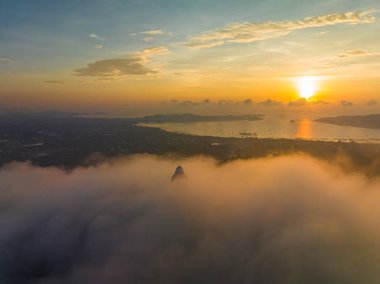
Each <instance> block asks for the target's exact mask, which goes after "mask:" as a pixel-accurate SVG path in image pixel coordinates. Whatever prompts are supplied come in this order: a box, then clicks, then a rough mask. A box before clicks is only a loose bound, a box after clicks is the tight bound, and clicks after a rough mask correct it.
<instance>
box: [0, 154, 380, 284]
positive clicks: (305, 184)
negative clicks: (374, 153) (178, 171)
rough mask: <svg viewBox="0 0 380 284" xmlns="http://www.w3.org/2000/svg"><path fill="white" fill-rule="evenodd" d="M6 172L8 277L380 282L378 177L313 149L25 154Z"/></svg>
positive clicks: (1, 187)
mask: <svg viewBox="0 0 380 284" xmlns="http://www.w3.org/2000/svg"><path fill="white" fill-rule="evenodd" d="M179 164H181V165H182V166H183V167H184V169H185V172H186V175H187V179H185V180H178V182H175V183H171V182H170V177H171V176H172V174H173V173H174V170H175V168H176V167H177V166H178V165H179ZM0 180H1V181H2V182H1V184H0V201H1V216H0V232H1V234H0V251H1V254H0V263H1V265H0V282H1V283H35V284H42V283H44V284H61V283H66V284H75V283H94V284H105V283H113V284H122V283H141V284H144V283H158V284H160V283H166V284H171V283H210V284H213V283H218V284H224V283H253V282H254V283H256V284H264V283H274V284H275V283H278V284H280V283H281V284H283V283H316V282H315V279H318V283H371V284H372V283H373V284H375V283H379V282H380V271H379V269H378V262H377V260H378V259H379V257H380V243H379V239H380V229H379V227H378V226H376V224H378V220H379V218H380V208H379V206H377V205H378V204H379V203H380V191H379V188H380V183H379V180H376V179H367V178H365V177H363V176H360V175H358V174H355V175H347V174H343V173H342V172H341V171H340V170H339V169H338V168H336V167H334V166H332V165H329V164H326V163H323V162H321V161H319V160H316V159H312V158H309V157H304V156H290V157H280V158H271V159H257V160H247V161H236V162H233V163H228V164H224V165H223V166H216V162H215V161H213V160H208V159H203V158H199V159H189V160H182V161H178V160H165V159H158V158H156V157H147V156H140V157H135V158H130V159H127V160H115V161H107V162H105V163H103V164H101V165H98V166H96V167H90V168H86V169H84V168H77V169H75V170H73V171H71V172H69V173H68V172H65V171H63V170H60V169H57V168H38V167H33V166H30V165H28V164H19V163H16V164H11V165H8V166H7V167H5V168H2V169H1V170H0Z"/></svg>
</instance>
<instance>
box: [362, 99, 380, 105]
mask: <svg viewBox="0 0 380 284" xmlns="http://www.w3.org/2000/svg"><path fill="white" fill-rule="evenodd" d="M378 103H379V102H378V101H376V100H370V101H368V102H366V103H365V105H366V106H375V105H377V104H378Z"/></svg>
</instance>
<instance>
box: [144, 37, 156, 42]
mask: <svg viewBox="0 0 380 284" xmlns="http://www.w3.org/2000/svg"><path fill="white" fill-rule="evenodd" d="M153 40H154V38H153V37H146V38H144V41H145V42H151V41H153Z"/></svg>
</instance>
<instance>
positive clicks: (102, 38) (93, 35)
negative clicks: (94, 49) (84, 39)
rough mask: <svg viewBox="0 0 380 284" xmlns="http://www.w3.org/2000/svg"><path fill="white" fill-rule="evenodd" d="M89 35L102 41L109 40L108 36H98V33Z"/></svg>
mask: <svg viewBox="0 0 380 284" xmlns="http://www.w3.org/2000/svg"><path fill="white" fill-rule="evenodd" d="M88 36H89V37H90V38H93V39H96V40H101V41H104V40H107V39H106V38H104V37H101V36H98V35H97V34H89V35H88Z"/></svg>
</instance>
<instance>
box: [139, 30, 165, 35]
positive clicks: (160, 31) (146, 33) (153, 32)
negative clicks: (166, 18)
mask: <svg viewBox="0 0 380 284" xmlns="http://www.w3.org/2000/svg"><path fill="white" fill-rule="evenodd" d="M141 34H143V35H151V36H155V35H163V34H164V31H162V30H150V31H144V32H141Z"/></svg>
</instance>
